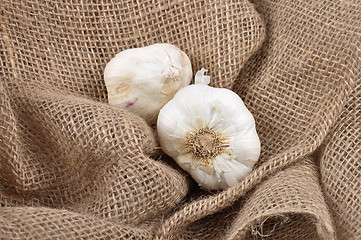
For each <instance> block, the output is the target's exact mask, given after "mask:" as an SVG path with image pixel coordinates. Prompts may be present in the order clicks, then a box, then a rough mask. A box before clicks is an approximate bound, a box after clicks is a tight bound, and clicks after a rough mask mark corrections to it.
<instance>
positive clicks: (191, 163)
mask: <svg viewBox="0 0 361 240" xmlns="http://www.w3.org/2000/svg"><path fill="white" fill-rule="evenodd" d="M205 71H206V70H205V69H202V70H200V71H198V72H197V74H196V76H195V84H193V85H190V86H187V87H185V88H183V89H181V90H180V91H178V92H177V94H176V95H175V96H174V98H173V99H172V100H171V101H169V102H168V103H167V104H166V105H165V106H164V107H163V108H162V109H161V110H160V113H159V116H158V122H157V131H158V136H159V140H160V144H161V147H162V149H163V150H164V152H165V153H166V154H168V155H169V156H171V157H172V158H173V159H174V160H175V161H176V162H177V163H178V164H179V165H180V166H181V167H182V168H183V169H184V170H186V171H187V172H189V173H190V175H191V176H192V177H193V178H194V179H195V180H196V181H197V182H198V184H199V185H200V186H201V187H202V188H204V189H207V190H215V189H225V188H227V187H230V186H234V185H236V184H237V183H238V182H239V181H240V180H242V179H243V178H244V177H246V176H247V175H248V174H249V173H250V172H251V170H252V168H253V165H254V164H255V163H256V161H257V160H258V157H259V155H260V148H261V146H260V140H259V138H258V135H257V132H256V128H255V121H254V118H253V116H252V114H251V113H250V112H249V111H248V109H247V108H246V106H245V105H244V103H243V101H242V100H241V98H240V97H239V96H238V95H237V94H236V93H234V92H232V91H231V90H228V89H224V88H213V87H210V86H208V85H207V84H208V83H209V82H210V79H209V78H210V77H209V76H204V72H205Z"/></svg>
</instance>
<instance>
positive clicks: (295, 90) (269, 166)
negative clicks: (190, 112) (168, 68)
mask: <svg viewBox="0 0 361 240" xmlns="http://www.w3.org/2000/svg"><path fill="white" fill-rule="evenodd" d="M0 4H1V10H0V22H1V36H0V39H1V41H0V49H1V51H0V68H1V70H0V71H1V72H0V76H1V82H0V204H1V208H0V239H327V240H328V239H347V240H348V239H360V238H361V230H360V229H361V214H360V209H361V192H360V185H361V183H360V182H361V169H360V162H361V152H360V145H361V144H360V142H361V137H360V136H361V114H360V113H361V82H360V81H361V80H360V79H361V78H360V77H361V74H360V73H361V70H360V62H361V61H360V60H361V54H360V53H361V48H360V36H361V16H360V15H361V14H360V12H361V2H360V1H357V0H355V1H326V2H325V1H321V0H320V1H302V0H298V1H297V0H296V1H284V0H283V1H269V0H260V1H254V3H251V2H249V1H246V0H243V1H242V0H239V1H231V0H225V1H198V0H197V1H196V0H192V1H188V0H185V1H130V0H125V1H107V0H104V1H95V2H90V1H80V0H68V1H62V2H54V1H46V0H44V1H37V0H34V1H9V0H4V1H2V2H1V3H0ZM156 42H168V43H172V44H174V45H177V46H178V47H180V48H181V49H182V50H183V51H185V52H186V53H187V54H188V55H189V57H190V59H191V61H192V65H193V69H194V71H196V70H198V69H200V68H201V67H205V68H207V69H209V74H210V75H211V79H212V85H213V86H217V87H226V88H229V89H232V90H233V91H235V92H236V93H238V94H239V95H240V97H242V99H243V100H244V102H245V104H246V105H247V107H248V108H249V109H250V111H251V112H252V113H253V115H254V117H255V120H256V125H257V131H258V133H259V135H260V139H261V142H262V152H261V157H260V160H259V163H258V164H257V165H256V166H255V168H254V170H253V172H252V173H251V174H250V175H249V176H248V177H247V178H246V179H245V180H244V181H242V182H241V183H240V184H239V185H237V186H236V187H233V188H230V189H228V190H225V191H220V192H205V191H202V190H200V189H199V188H198V187H197V185H196V184H195V183H194V182H193V181H192V180H191V179H190V178H189V176H188V175H187V174H186V173H185V172H184V171H182V170H181V169H179V167H177V166H176V164H174V162H173V161H172V160H171V159H169V158H167V157H166V156H164V155H162V154H161V151H160V148H159V145H158V143H157V138H156V135H155V132H154V130H153V129H152V128H151V127H150V126H148V125H147V124H146V123H145V122H144V121H143V120H142V119H141V118H139V117H137V116H135V115H133V114H132V113H130V112H127V111H125V110H122V109H119V108H116V107H112V106H109V105H108V104H107V92H106V88H105V85H104V80H103V69H104V67H105V64H106V63H107V61H109V60H110V59H111V58H112V57H113V56H114V55H115V54H116V53H117V52H119V51H121V50H124V49H127V48H132V47H141V46H146V45H149V44H153V43H156Z"/></svg>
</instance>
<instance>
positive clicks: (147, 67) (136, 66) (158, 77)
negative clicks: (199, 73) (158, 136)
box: [104, 43, 192, 124]
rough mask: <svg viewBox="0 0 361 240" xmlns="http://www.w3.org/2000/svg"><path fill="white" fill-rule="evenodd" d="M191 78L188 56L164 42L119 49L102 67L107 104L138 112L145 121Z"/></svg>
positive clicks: (152, 121) (157, 111) (151, 120)
mask: <svg viewBox="0 0 361 240" xmlns="http://www.w3.org/2000/svg"><path fill="white" fill-rule="evenodd" d="M191 78H192V66H191V62H190V60H189V58H188V56H187V55H186V54H185V53H184V52H183V51H181V50H180V49H179V48H177V47H176V46H174V45H171V44H167V43H158V44H153V45H150V46H147V47H143V48H133V49H128V50H125V51H122V52H120V53H118V54H117V55H116V56H115V57H114V58H113V59H111V60H110V61H109V62H108V63H107V65H106V67H105V70H104V80H105V84H106V88H107V91H108V101H109V104H110V105H115V106H119V107H121V108H125V109H128V110H129V111H131V112H133V113H135V114H138V115H139V116H141V117H142V118H144V119H145V120H146V121H147V122H148V123H149V124H152V123H155V122H156V120H157V117H158V114H159V110H160V109H161V108H162V107H163V106H164V105H165V104H166V103H167V102H168V101H169V100H170V99H172V98H173V96H174V95H175V94H176V92H177V91H178V90H179V89H181V88H183V87H185V86H187V85H189V83H190V81H191Z"/></svg>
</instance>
